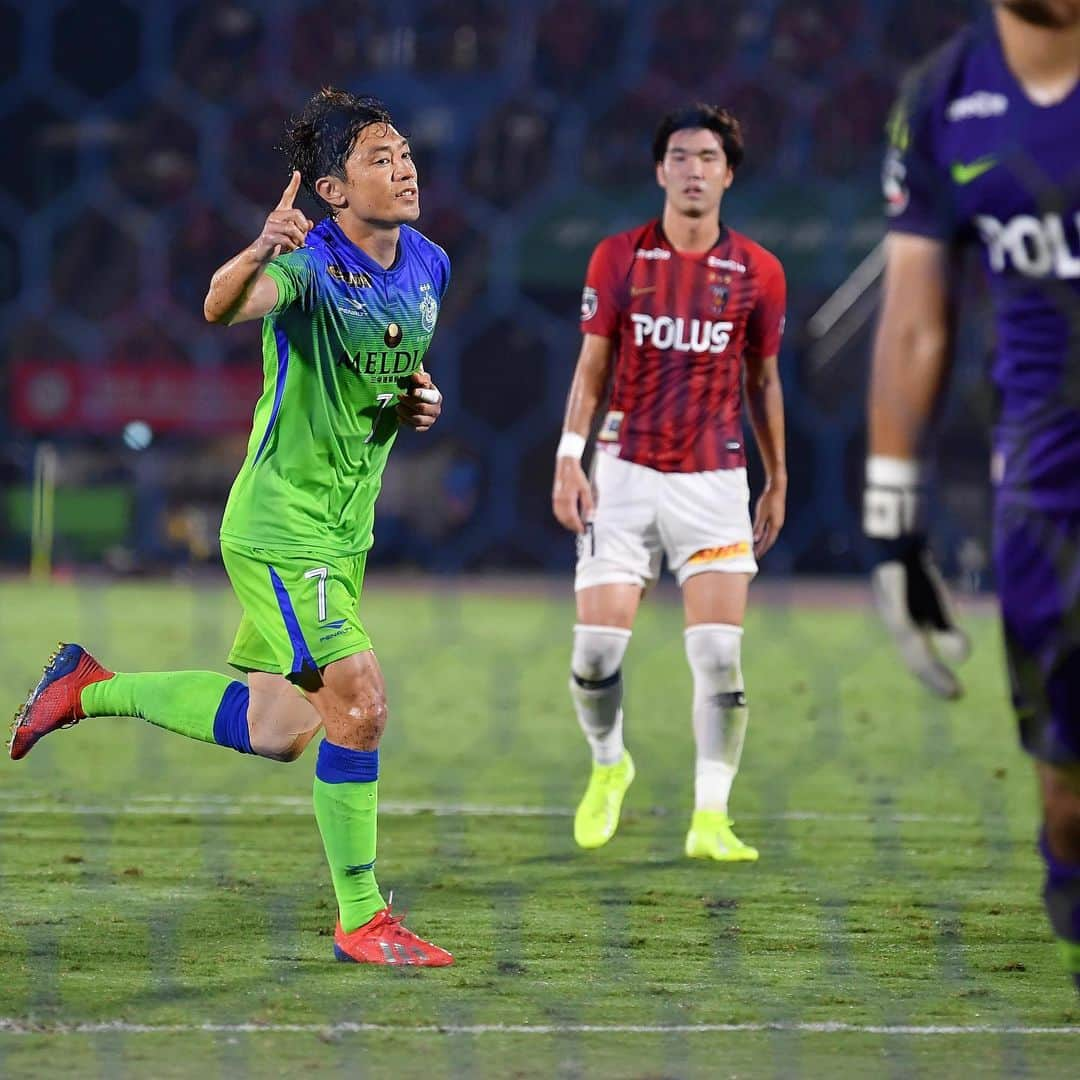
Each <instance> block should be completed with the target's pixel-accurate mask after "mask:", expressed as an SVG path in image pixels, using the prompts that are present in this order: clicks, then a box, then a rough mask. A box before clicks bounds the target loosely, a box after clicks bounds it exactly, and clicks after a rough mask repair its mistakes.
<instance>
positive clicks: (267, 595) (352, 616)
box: [221, 542, 371, 677]
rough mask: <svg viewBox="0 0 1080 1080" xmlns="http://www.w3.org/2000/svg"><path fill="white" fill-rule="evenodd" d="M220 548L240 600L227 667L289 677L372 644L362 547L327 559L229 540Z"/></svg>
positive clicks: (363, 650)
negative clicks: (363, 609) (363, 603)
mask: <svg viewBox="0 0 1080 1080" xmlns="http://www.w3.org/2000/svg"><path fill="white" fill-rule="evenodd" d="M221 556H222V559H223V560H224V562H225V571H226V573H228V575H229V580H230V581H231V582H232V587H233V590H234V591H235V592H236V595H237V597H238V598H239V600H240V603H241V604H242V605H243V608H244V617H243V618H242V619H241V620H240V628H239V629H238V630H237V631H236V640H235V641H234V642H233V647H232V649H231V650H230V651H229V663H230V664H232V665H233V667H236V668H239V669H240V670H241V671H273V672H277V673H279V674H281V675H285V676H287V677H293V676H297V675H300V674H301V673H303V672H305V671H314V670H315V669H317V668H323V667H325V666H326V665H327V664H329V663H332V662H333V661H334V660H340V659H341V658H342V657H343V656H351V655H352V654H353V653H358V652H366V651H367V650H368V649H370V648H371V638H369V637H368V635H367V631H366V630H365V629H364V627H363V625H362V624H361V622H360V590H361V589H362V588H363V585H364V565H365V564H366V562H367V553H366V552H364V553H363V554H360V555H347V556H345V557H343V558H334V559H330V558H326V557H324V556H318V555H296V554H287V555H286V554H282V553H280V552H276V551H270V550H268V549H266V548H257V547H247V546H245V545H242V544H235V543H232V542H230V543H227V544H226V543H223V544H222V545H221Z"/></svg>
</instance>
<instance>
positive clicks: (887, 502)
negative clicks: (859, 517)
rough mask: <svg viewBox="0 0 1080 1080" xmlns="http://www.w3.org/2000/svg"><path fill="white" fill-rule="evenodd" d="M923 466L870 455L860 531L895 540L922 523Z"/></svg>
mask: <svg viewBox="0 0 1080 1080" xmlns="http://www.w3.org/2000/svg"><path fill="white" fill-rule="evenodd" d="M921 481H922V468H921V467H920V465H919V463H918V462H917V461H910V460H908V459H905V458H893V457H883V456H881V455H877V454H875V455H872V456H871V457H868V458H867V459H866V490H865V491H864V492H863V531H864V532H865V533H866V535H867V536H869V537H872V538H874V539H876V540H897V539H899V538H900V537H901V536H906V535H909V534H910V533H913V532H917V531H918V530H919V529H920V527H921V526H922V518H923V499H922V490H921Z"/></svg>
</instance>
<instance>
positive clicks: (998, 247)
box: [975, 212, 1080, 279]
mask: <svg viewBox="0 0 1080 1080" xmlns="http://www.w3.org/2000/svg"><path fill="white" fill-rule="evenodd" d="M1073 221H1074V223H1075V228H1074V229H1073V234H1074V236H1077V237H1080V212H1078V213H1076V214H1075V215H1074V216H1073ZM975 225H976V227H977V228H978V230H979V235H980V236H981V237H982V241H983V243H984V244H985V245H986V249H987V254H988V256H989V259H990V268H991V269H992V270H993V271H994V272H995V273H998V274H1000V273H1002V272H1003V271H1004V270H1005V269H1006V266H1007V265H1008V264H1010V263H1011V264H1012V268H1013V269H1014V270H1016V271H1017V272H1018V273H1021V274H1023V275H1024V277H1032V278H1045V277H1056V278H1063V279H1064V278H1080V244H1077V245H1074V246H1075V247H1077V249H1078V250H1076V251H1074V250H1072V249H1071V248H1070V246H1069V239H1068V237H1067V236H1066V235H1065V222H1064V221H1063V220H1062V218H1061V215H1060V214H1043V216H1042V217H1041V218H1040V217H1035V216H1034V215H1033V214H1018V215H1017V216H1016V217H1014V218H1010V219H1009V220H1008V221H1006V222H1001V221H998V219H997V218H995V217H991V216H990V215H989V214H977V215H976V217H975Z"/></svg>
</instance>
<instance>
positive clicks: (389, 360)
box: [337, 349, 422, 382]
mask: <svg viewBox="0 0 1080 1080" xmlns="http://www.w3.org/2000/svg"><path fill="white" fill-rule="evenodd" d="M421 359H422V356H421V353H420V350H419V349H397V350H395V351H394V352H389V351H388V350H386V349H371V350H369V351H367V352H359V353H357V354H356V355H355V356H351V355H350V354H349V353H347V352H343V353H342V354H341V355H340V356H339V357H338V359H337V363H338V367H345V368H348V369H349V370H350V371H352V372H353V373H354V374H356V375H366V376H368V377H369V378H370V379H371V381H372V382H397V380H398V379H399V378H400V377H401V376H402V375H411V374H412V373H413V372H414V371H419V369H420V361H421Z"/></svg>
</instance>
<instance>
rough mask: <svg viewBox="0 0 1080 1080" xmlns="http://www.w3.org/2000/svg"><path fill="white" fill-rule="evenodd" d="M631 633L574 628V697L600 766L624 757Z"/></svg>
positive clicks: (613, 627)
mask: <svg viewBox="0 0 1080 1080" xmlns="http://www.w3.org/2000/svg"><path fill="white" fill-rule="evenodd" d="M629 643H630V631H629V630H623V629H622V628H621V627H618V626H583V625H580V624H579V625H577V626H575V627H574V651H573V653H572V655H571V657H570V697H571V698H572V699H573V702H574V710H575V711H576V712H577V718H578V723H579V724H580V725H581V730H582V731H583V732H584V733H585V738H586V739H588V741H589V747H590V748H591V749H592V756H593V761H595V762H596V763H597V764H598V765H614V764H615V763H616V762H618V761H619V760H620V759H621V758H622V756H623V751H624V747H623V718H622V673H621V671H620V665H621V664H622V658H623V655H624V654H625V652H626V646H627V645H628V644H629Z"/></svg>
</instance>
